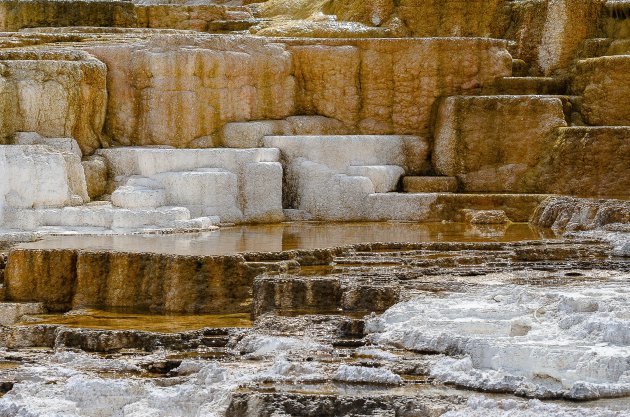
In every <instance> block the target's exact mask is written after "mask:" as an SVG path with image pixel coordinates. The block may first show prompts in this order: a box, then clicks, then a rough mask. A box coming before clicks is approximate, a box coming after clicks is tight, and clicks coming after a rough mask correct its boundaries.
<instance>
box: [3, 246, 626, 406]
mask: <svg viewBox="0 0 630 417" xmlns="http://www.w3.org/2000/svg"><path fill="white" fill-rule="evenodd" d="M22 251H23V250H22ZM611 251H612V246H611V245H610V244H609V243H607V242H605V241H601V240H596V239H575V238H574V239H563V240H555V241H552V240H542V241H524V242H513V243H498V242H497V243H493V242H487V243H480V242H476V243H475V242H470V243H449V242H435V243H423V244H420V243H415V244H411V243H399V244H392V243H365V244H357V245H352V246H346V247H339V248H335V249H327V250H311V251H309V250H302V251H288V252H279V253H249V254H245V255H242V256H241V257H242V259H241V261H240V262H242V263H243V264H247V265H249V267H250V268H254V267H255V268H257V269H256V271H257V273H256V274H254V275H255V276H254V277H253V279H252V281H251V282H250V284H249V285H250V288H251V299H250V301H249V304H247V303H246V304H244V305H247V306H248V307H247V308H251V311H252V312H253V321H252V322H251V324H250V325H249V326H251V327H240V328H236V327H230V326H225V327H221V326H220V323H221V320H225V319H222V318H217V319H216V320H218V321H215V322H212V324H211V325H210V327H206V328H203V329H199V327H203V326H204V322H203V319H201V318H199V319H197V321H195V322H194V323H193V324H192V327H193V328H191V329H190V330H185V331H182V330H181V329H179V330H177V327H173V328H174V329H176V330H175V331H174V332H169V333H163V332H161V333H160V332H153V331H146V330H140V329H138V330H133V329H112V328H110V329H99V328H98V327H99V324H98V323H96V324H95V323H91V324H87V325H86V323H88V322H84V325H81V322H80V321H78V322H76V323H75V324H73V325H72V326H69V325H67V324H61V323H62V322H63V318H64V317H65V318H66V319H67V318H68V317H72V315H79V316H80V315H81V314H84V315H85V314H87V313H86V312H82V311H80V310H79V311H73V312H68V313H65V314H60V315H58V316H57V319H56V320H58V322H59V323H60V324H54V320H55V318H52V319H51V318H50V317H49V316H38V315H32V316H25V317H22V319H21V322H20V323H19V324H17V325H12V326H5V327H1V328H0V344H1V345H2V350H0V381H2V387H3V390H4V391H6V393H5V394H4V395H3V397H2V398H1V399H0V415H41V414H42V413H44V412H51V410H52V411H54V412H57V413H74V414H77V415H88V416H100V415H121V416H122V415H132V416H140V415H144V414H141V411H140V410H143V412H144V411H145V410H146V409H147V407H148V409H150V410H151V412H152V413H153V414H152V415H159V416H169V415H181V414H182V413H184V414H195V413H200V412H201V413H204V412H205V411H204V410H212V411H211V412H207V413H206V415H217V416H219V415H227V416H305V417H306V416H309V417H310V416H365V415H373V416H376V415H378V416H389V415H391V416H417V415H427V416H441V415H454V416H458V415H468V414H466V413H472V414H470V415H475V414H474V413H481V412H482V411H481V410H486V412H489V413H490V412H496V413H499V414H497V415H502V414H500V413H503V412H507V410H513V412H514V413H515V414H514V415H518V416H521V415H524V416H529V415H536V414H535V413H537V412H538V413H551V414H549V415H563V416H564V415H569V416H587V415H588V416H600V415H601V416H604V415H606V416H608V415H613V416H617V415H619V416H623V415H626V414H624V411H623V410H625V407H626V406H627V399H626V398H624V396H625V395H626V394H625V391H624V390H625V388H624V387H625V382H624V378H625V377H623V376H622V375H625V374H624V372H626V371H625V368H624V367H623V365H622V363H624V362H623V360H622V359H621V358H623V357H624V356H623V355H624V353H623V352H625V350H626V349H627V343H628V340H627V335H626V336H624V335H625V334H626V333H627V331H626V330H625V327H624V326H625V324H624V323H626V319H625V318H624V315H623V314H624V313H623V311H624V307H623V305H624V304H623V300H624V299H625V296H624V295H623V291H625V290H624V288H625V282H626V281H627V279H628V278H630V264H628V262H627V261H625V260H624V259H623V258H621V257H618V256H615V255H614V254H612V253H611ZM21 256H25V254H24V253H23V254H22V255H21ZM119 256H120V255H119ZM11 259H12V258H9V263H10V262H11ZM182 259H184V258H182ZM252 265H253V266H252ZM554 297H555V298H554ZM558 297H559V298H558ZM515 300H518V301H515ZM545 300H547V301H545ZM554 300H555V301H554ZM558 300H560V301H559V303H558V302H557V301H558ZM562 300H564V301H562ZM521 303H522V304H521ZM619 303H622V304H619ZM419 306H425V307H423V308H426V310H423V309H422V308H420V307H419ZM469 308H472V309H474V310H473V311H474V313H472V314H471V313H470V310H467V309H469ZM383 312H384V314H382V315H381V314H380V313H383ZM491 312H494V313H491ZM516 313H518V314H516ZM90 314H91V315H92V316H94V315H95V314H96V313H90ZM99 314H101V315H104V314H105V313H99ZM128 314H133V313H128ZM440 314H442V315H443V316H440ZM492 314H494V315H495V316H492ZM519 314H520V315H521V316H519ZM563 315H564V316H563ZM118 317H119V318H120V319H121V320H123V317H124V316H123V315H122V313H121V316H118ZM138 317H139V318H138V320H147V321H154V320H162V321H165V322H166V323H168V320H173V319H172V318H169V317H170V316H159V315H157V316H156V315H153V316H152V315H150V314H149V315H146V316H138ZM577 317H581V318H580V320H578V321H576V318H577ZM615 317H616V318H615ZM42 320H47V321H45V322H43V321H42ZM598 320H612V321H611V323H612V322H614V321H615V320H616V323H617V324H616V325H615V326H612V327H609V330H604V329H605V328H604V327H601V326H599V325H598V324H597V323H603V322H602V321H598ZM223 322H224V323H228V322H227V321H223ZM41 323H46V324H41ZM121 323H124V320H123V321H122V322H121ZM208 323H211V322H208ZM552 323H556V324H554V326H559V327H557V328H558V329H568V330H562V331H564V332H569V333H562V331H561V333H559V334H560V335H563V334H568V335H570V336H567V337H580V335H582V334H589V335H592V336H582V341H581V344H580V346H581V347H576V348H568V347H564V348H563V347H562V346H563V344H562V340H563V339H562V337H565V336H558V337H559V338H557V340H556V339H553V340H554V341H555V342H554V343H557V344H558V347H557V348H555V347H549V346H547V347H543V346H544V345H536V343H545V342H544V340H545V337H555V336H554V334H555V333H553V332H551V333H545V332H544V331H543V330H545V329H546V328H551V327H549V326H550V325H551V324H552ZM101 324H102V323H101ZM121 325H122V326H124V324H121ZM90 326H94V327H92V328H90ZM431 326H437V327H435V330H432V327H431ZM194 327H197V330H195V329H194ZM580 329H581V330H580ZM612 329H617V330H612ZM434 331H437V332H438V333H435V335H436V337H437V339H431V337H432V336H431V335H433V334H434V333H433V332H434ZM449 332H453V333H452V335H451V333H449ZM580 332H587V333H580ZM593 332H594V333H593ZM598 332H599V333H598ZM598 334H599V336H597V335H598ZM439 335H441V336H439ZM536 335H539V336H536ZM545 335H548V336H545ZM591 337H593V338H592V339H591ZM431 340H434V341H433V342H432V341H431ZM591 340H592V341H593V343H594V344H593V345H589V343H591ZM431 343H434V344H431ZM435 343H437V344H435ZM484 343H486V345H487V346H486V347H483V346H485V345H484ZM528 343H529V345H528ZM598 343H599V344H598ZM602 343H604V344H605V345H606V347H605V348H604V347H600V345H601V344H602ZM518 346H522V347H521V349H526V350H531V349H533V350H532V352H534V353H531V355H538V354H537V353H535V350H536V349H546V350H545V352H546V353H545V354H544V355H546V356H545V357H546V359H545V361H541V359H540V358H541V357H542V356H540V355H538V356H536V357H537V358H539V359H537V362H536V363H537V364H538V365H537V366H538V367H540V369H538V370H531V372H533V373H535V375H536V376H535V378H534V379H533V380H532V382H527V381H528V379H527V378H528V376H527V374H526V373H525V374H522V375H521V374H518V372H517V369H516V368H510V367H502V365H501V360H506V361H509V358H511V357H513V355H517V353H515V349H516V347H518ZM537 346H538V347H537ZM601 346H603V345H601ZM479 349H481V350H479ZM493 349H494V350H493ZM557 349H560V351H559V352H562V349H568V350H567V351H566V352H564V353H562V354H561V355H565V356H566V355H569V356H570V355H576V354H579V355H584V354H586V352H589V349H590V350H591V351H592V350H593V349H595V350H597V349H600V350H601V349H604V350H602V352H601V353H600V354H599V356H596V357H594V359H593V360H590V361H584V362H580V360H579V359H576V361H577V362H575V361H569V362H570V363H578V364H581V363H583V365H578V366H580V367H581V368H579V369H580V370H579V371H577V374H574V375H573V374H571V375H573V376H571V377H570V378H572V380H573V381H574V383H573V387H572V388H571V390H569V391H566V392H565V391H563V389H562V388H559V387H561V386H562V383H563V382H562V381H563V378H565V377H564V376H563V375H565V374H563V372H569V371H568V370H563V369H564V368H563V366H564V365H562V363H564V362H563V360H560V359H559V357H557V356H554V355H553V354H551V353H552V352H553V351H554V350H557ZM484 351H488V352H490V351H494V352H495V353H494V354H493V355H494V356H493V357H486V356H483V355H482V356H477V355H478V354H481V353H482V352H484ZM579 352H582V353H579ZM604 352H606V353H604ZM541 355H542V354H541ZM501 358H503V359H501ZM619 360H621V362H619ZM483 361H490V362H488V363H487V364H486V365H483V363H486V362H483ZM523 363H528V362H527V361H525V362H523ZM497 364H498V365H497ZM493 366H494V367H497V366H498V368H496V369H495V368H493ZM493 369H494V370H493ZM554 369H557V370H556V371H554ZM598 369H599V371H598ZM603 369H608V371H605V372H604V371H603ZM483 372H488V373H489V374H488V375H486V376H481V375H482V373H483ZM502 372H503V373H502ZM510 372H513V373H514V374H510ZM523 372H525V371H523ZM527 372H529V371H527ZM554 372H555V373H554ZM580 372H581V373H582V374H580ZM545 373H546V375H548V376H546V377H545V376H544V374H545ZM569 374H570V373H569ZM569 374H567V375H569ZM510 375H512V376H510ZM586 375H589V376H586ZM471 378H472V379H471ZM580 378H585V380H584V381H585V382H584V383H582V382H579V381H580ZM589 378H590V379H589ZM589 381H590V382H589ZM528 383H529V384H530V385H527V384H528ZM531 384H534V385H531ZM536 384H538V385H536ZM554 384H555V385H554ZM558 384H560V385H558ZM576 384H577V385H576ZM580 384H581V385H580ZM589 384H591V385H589ZM593 384H595V385H593ZM598 384H599V385H598ZM536 386H539V387H545V388H544V390H540V389H534V388H533V387H536ZM594 386H597V387H598V388H597V389H596V390H594V389H593V387H594ZM88 393H89V394H88ZM567 393H570V394H567ZM88 396H89V398H91V400H89V401H88V400H87V398H88ZM112 396H115V398H117V400H116V401H114V402H112V401H111V399H112V398H113V397H112ZM523 396H525V397H532V398H539V399H542V400H547V399H561V398H579V399H582V400H587V399H588V400H591V401H592V400H594V399H598V398H601V397H621V398H618V399H610V400H607V402H606V403H605V404H600V402H598V401H595V402H588V401H587V402H584V403H578V404H576V403H570V402H563V401H560V402H557V401H556V402H555V403H547V402H544V401H543V402H536V401H538V400H527V399H521V398H520V397H523ZM27 398H29V400H26V399H27ZM167 398H169V399H170V400H167ZM176 398H178V399H176ZM184 398H185V399H186V400H185V401H184V400H183V399H184ZM33 399H36V401H33ZM147 401H150V403H148V402H147ZM212 413H214V414H212ZM449 413H450V414H449ZM462 413H463V414H462ZM528 413H529V414H528ZM553 413H555V414H553ZM506 415H507V414H506Z"/></svg>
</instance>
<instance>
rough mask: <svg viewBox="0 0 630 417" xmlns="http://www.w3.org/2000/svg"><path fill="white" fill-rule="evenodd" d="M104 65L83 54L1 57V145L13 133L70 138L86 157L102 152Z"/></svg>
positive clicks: (32, 53)
mask: <svg viewBox="0 0 630 417" xmlns="http://www.w3.org/2000/svg"><path fill="white" fill-rule="evenodd" d="M106 72H107V69H106V67H105V65H104V64H103V63H102V62H100V61H98V60H96V59H94V57H92V56H90V55H88V54H86V53H85V52H80V51H68V50H61V49H59V50H56V49H42V50H32V51H27V50H22V51H20V50H8V51H2V52H0V115H2V116H1V117H0V121H1V122H0V143H7V142H8V141H9V139H10V138H11V137H12V136H13V134H14V133H15V132H36V133H38V134H40V135H42V136H48V137H72V138H75V139H76V140H77V142H78V143H79V146H80V147H81V150H82V151H83V153H85V154H90V153H92V152H93V151H94V150H95V149H96V148H99V147H101V145H102V138H101V130H102V127H103V122H104V119H105V106H106V103H107V91H106V85H105V76H106Z"/></svg>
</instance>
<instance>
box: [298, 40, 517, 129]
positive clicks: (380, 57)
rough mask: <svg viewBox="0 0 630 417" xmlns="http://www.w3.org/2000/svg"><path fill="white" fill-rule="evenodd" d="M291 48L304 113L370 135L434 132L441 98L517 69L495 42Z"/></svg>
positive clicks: (324, 43)
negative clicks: (439, 98)
mask: <svg viewBox="0 0 630 417" xmlns="http://www.w3.org/2000/svg"><path fill="white" fill-rule="evenodd" d="M286 42H287V43H288V44H289V45H290V51H291V52H292V54H293V57H294V61H295V76H296V80H297V83H298V93H297V96H296V99H297V106H296V107H297V111H298V112H302V113H306V114H311V113H315V114H323V115H326V116H328V117H332V118H336V119H339V120H342V121H343V122H344V123H346V124H348V125H349V126H356V127H357V128H358V129H359V131H360V132H361V133H364V134H393V133H395V134H416V133H424V132H428V131H429V130H430V128H431V122H432V113H433V106H434V104H435V102H436V99H437V98H438V97H441V96H448V95H453V94H462V93H465V92H472V91H475V90H476V89H478V88H480V87H482V86H483V85H487V84H491V83H492V82H493V81H494V79H495V78H497V77H502V76H508V75H510V74H511V69H512V61H511V57H510V55H509V53H508V52H507V50H506V49H505V43H504V42H503V41H498V40H490V39H437V38H436V39H396V40H388V39H364V40H363V39H362V40H332V39H329V40H322V39H318V40H317V41H315V40H302V41H301V40H287V41H286ZM315 43H316V44H317V45H313V44H315ZM324 57H325V58H326V59H325V60H324V59H323V58H324Z"/></svg>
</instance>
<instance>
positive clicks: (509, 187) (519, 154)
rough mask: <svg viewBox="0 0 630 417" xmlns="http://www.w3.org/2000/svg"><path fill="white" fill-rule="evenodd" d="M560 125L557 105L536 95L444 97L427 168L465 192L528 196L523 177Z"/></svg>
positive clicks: (561, 116) (554, 100)
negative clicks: (451, 179)
mask: <svg viewBox="0 0 630 417" xmlns="http://www.w3.org/2000/svg"><path fill="white" fill-rule="evenodd" d="M561 126H566V121H565V120H564V113H563V109H562V102H561V100H560V99H558V98H553V97H542V96H485V97H484V96H478V97H449V98H447V99H445V100H444V102H443V103H442V104H441V106H440V108H439V110H438V116H437V122H436V126H435V145H434V150H433V164H434V168H435V170H436V171H437V172H438V173H439V174H440V175H446V176H457V177H458V178H459V180H460V186H461V188H462V189H463V190H465V191H468V192H492V191H494V192H508V191H509V192H528V191H530V190H528V186H527V185H526V184H524V183H523V176H524V175H525V174H526V173H527V172H528V171H529V170H530V169H531V168H533V167H534V166H536V165H537V163H538V161H539V159H540V158H541V157H542V156H543V155H544V154H545V152H546V151H547V149H548V148H547V143H548V142H549V141H550V139H549V138H550V136H551V133H552V132H553V131H554V130H555V129H556V128H558V127H561Z"/></svg>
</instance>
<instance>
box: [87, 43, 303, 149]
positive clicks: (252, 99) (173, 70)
mask: <svg viewBox="0 0 630 417" xmlns="http://www.w3.org/2000/svg"><path fill="white" fill-rule="evenodd" d="M89 50H90V51H91V52H92V53H93V54H94V55H96V56H97V57H98V58H99V59H101V60H102V61H103V62H105V63H106V64H107V66H108V68H109V72H108V87H109V93H110V100H109V104H108V118H107V124H106V131H107V133H109V134H110V135H111V136H112V137H113V138H115V140H117V141H118V142H120V143H122V144H125V145H129V144H134V145H151V144H161V145H171V146H176V147H185V146H187V145H188V144H190V142H192V141H193V140H195V139H197V138H200V137H204V136H207V135H210V134H212V133H213V132H214V131H215V130H217V129H219V128H220V127H221V126H223V125H224V124H225V123H227V122H231V121H245V120H260V119H279V118H284V117H286V116H289V115H290V114H291V113H292V112H293V103H294V100H293V95H294V79H293V77H292V76H291V59H290V55H289V54H288V53H287V52H286V51H285V50H284V48H283V47H282V46H279V45H273V44H268V43H266V42H265V41H262V40H256V39H252V38H238V37H237V38H233V37H224V38H218V37H217V38H206V40H195V39H194V38H192V39H191V38H181V37H178V36H175V35H173V36H170V37H167V36H161V35H160V36H156V37H155V39H154V40H152V41H150V42H148V43H146V44H145V43H134V44H123V45H115V46H102V47H101V46H97V47H90V48H89Z"/></svg>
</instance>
